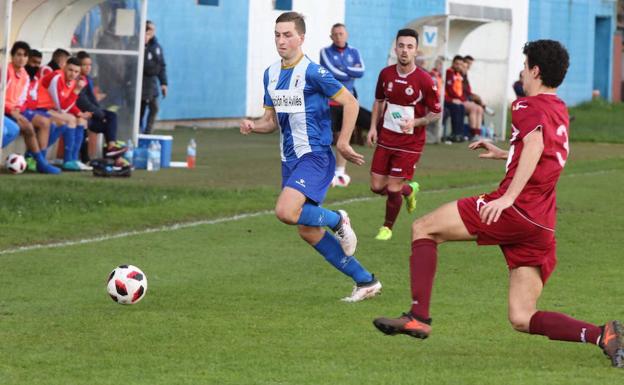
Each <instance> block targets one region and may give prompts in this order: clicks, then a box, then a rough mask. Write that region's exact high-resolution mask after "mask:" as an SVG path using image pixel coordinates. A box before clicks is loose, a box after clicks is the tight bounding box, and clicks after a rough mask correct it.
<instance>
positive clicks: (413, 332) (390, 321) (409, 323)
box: [373, 313, 431, 339]
mask: <svg viewBox="0 0 624 385" xmlns="http://www.w3.org/2000/svg"><path fill="white" fill-rule="evenodd" d="M430 324H431V319H429V320H426V321H422V320H419V319H417V318H416V317H414V316H413V315H412V314H411V313H403V314H402V315H401V316H400V317H399V318H384V317H380V318H375V319H374V320H373V325H375V327H376V328H377V329H379V331H381V332H382V333H384V334H386V335H389V336H393V335H396V334H406V335H408V336H410V337H414V338H421V339H425V338H427V337H429V334H431V326H430Z"/></svg>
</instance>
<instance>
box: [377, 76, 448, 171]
mask: <svg viewBox="0 0 624 385" xmlns="http://www.w3.org/2000/svg"><path fill="white" fill-rule="evenodd" d="M375 99H377V100H383V101H385V102H386V103H384V108H383V111H382V114H381V116H380V119H379V121H378V122H377V133H378V137H377V148H376V149H375V154H374V156H373V161H372V165H371V172H372V173H375V174H379V175H387V176H391V177H395V178H405V179H412V176H413V175H414V167H415V166H416V163H417V162H418V159H419V158H420V154H421V153H422V151H423V147H424V146H425V141H426V131H425V130H426V127H425V126H420V127H416V128H414V129H413V130H411V131H410V132H408V133H404V132H402V131H401V127H400V126H401V124H402V123H403V122H404V121H406V120H409V119H414V118H421V117H424V116H425V115H427V113H428V112H433V113H439V112H440V111H441V108H440V101H439V98H438V90H437V87H436V84H435V83H434V81H433V79H432V78H431V75H429V74H428V73H427V72H425V71H423V70H422V69H420V68H418V67H416V68H415V69H414V70H413V71H412V72H410V73H408V74H401V73H399V71H398V65H391V66H388V67H386V68H384V69H382V70H381V72H380V73H379V78H378V80H377V88H376V90H375Z"/></svg>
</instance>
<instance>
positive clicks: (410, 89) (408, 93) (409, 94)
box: [405, 86, 414, 96]
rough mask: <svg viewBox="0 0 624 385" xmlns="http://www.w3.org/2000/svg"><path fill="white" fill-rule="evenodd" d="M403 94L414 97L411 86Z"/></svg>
mask: <svg viewBox="0 0 624 385" xmlns="http://www.w3.org/2000/svg"><path fill="white" fill-rule="evenodd" d="M405 93H406V94H407V95H408V96H412V95H414V89H413V88H412V87H411V86H410V87H407V88H406V89H405Z"/></svg>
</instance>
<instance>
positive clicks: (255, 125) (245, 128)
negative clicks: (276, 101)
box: [240, 107, 277, 135]
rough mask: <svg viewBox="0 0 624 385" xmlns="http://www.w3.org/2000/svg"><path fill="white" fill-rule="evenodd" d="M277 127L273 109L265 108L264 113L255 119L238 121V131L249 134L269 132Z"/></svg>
mask: <svg viewBox="0 0 624 385" xmlns="http://www.w3.org/2000/svg"><path fill="white" fill-rule="evenodd" d="M276 129H277V117H276V116H275V109H273V108H269V107H267V108H265V109H264V115H262V117H261V118H260V119H257V120H249V119H244V120H242V121H241V122H240V133H241V134H243V135H249V134H251V133H252V132H255V133H257V134H270V133H271V132H273V131H275V130H276Z"/></svg>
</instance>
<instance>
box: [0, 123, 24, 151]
mask: <svg viewBox="0 0 624 385" xmlns="http://www.w3.org/2000/svg"><path fill="white" fill-rule="evenodd" d="M19 133H20V128H19V126H18V125H17V123H15V122H14V121H13V120H11V119H9V118H8V117H6V116H5V117H4V130H2V147H3V148H4V147H6V146H8V145H9V144H11V142H12V141H14V140H15V138H17V137H18V136H19Z"/></svg>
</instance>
